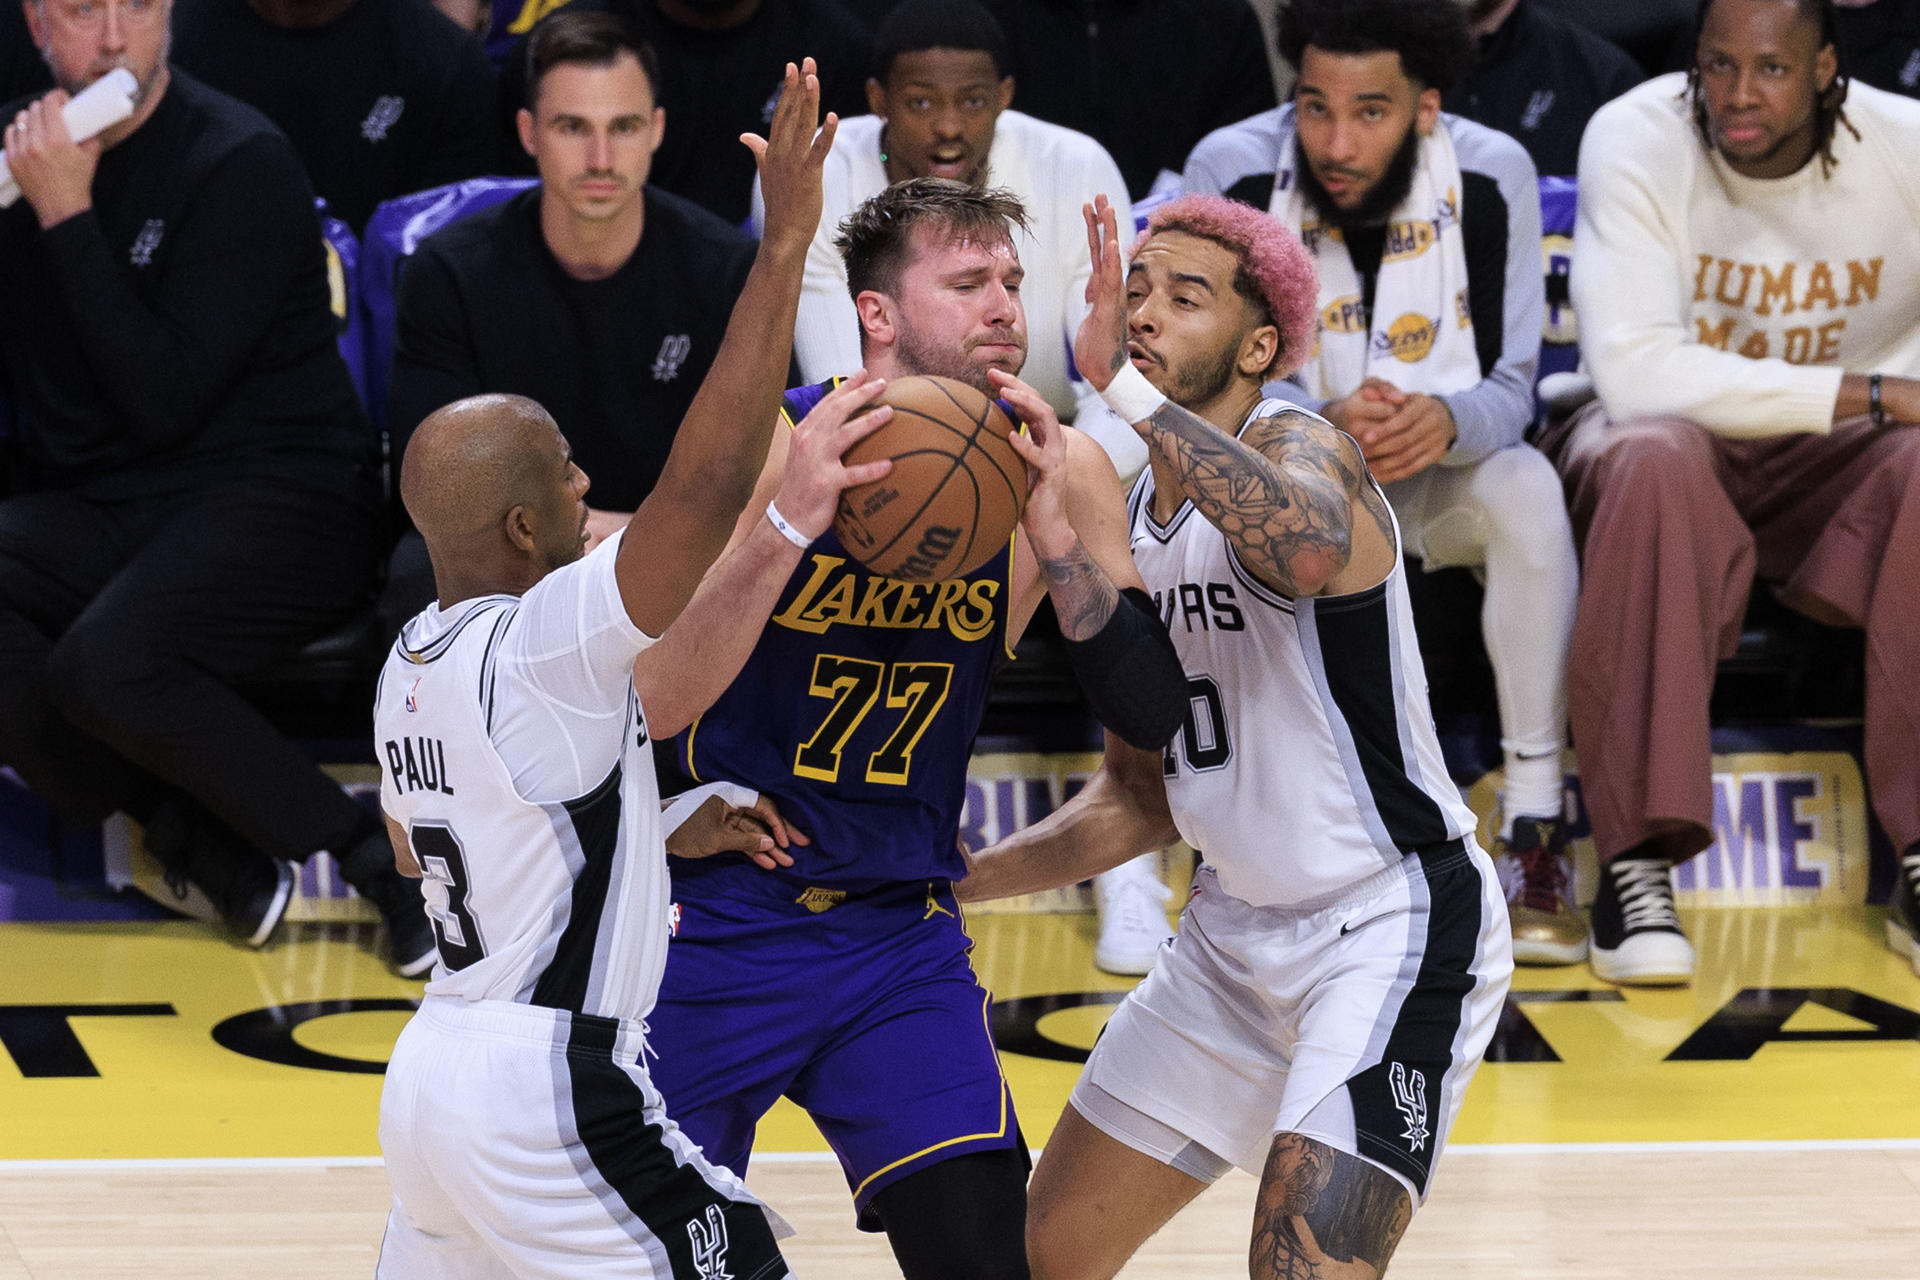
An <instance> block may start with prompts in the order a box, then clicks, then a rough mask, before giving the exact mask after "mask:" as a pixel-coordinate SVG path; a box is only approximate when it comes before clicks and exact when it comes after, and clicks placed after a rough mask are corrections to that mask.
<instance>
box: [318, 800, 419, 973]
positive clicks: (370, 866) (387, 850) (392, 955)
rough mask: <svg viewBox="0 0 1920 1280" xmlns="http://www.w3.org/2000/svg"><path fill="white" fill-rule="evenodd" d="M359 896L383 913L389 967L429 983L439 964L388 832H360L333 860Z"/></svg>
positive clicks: (364, 829) (377, 829)
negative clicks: (398, 867)
mask: <svg viewBox="0 0 1920 1280" xmlns="http://www.w3.org/2000/svg"><path fill="white" fill-rule="evenodd" d="M334 861H335V862H337V863H339V865H340V874H341V875H342V876H345V877H346V881H347V883H348V884H350V885H352V886H353V888H354V892H356V893H358V894H359V895H360V896H361V897H363V898H365V899H366V900H367V901H368V902H371V903H372V904H373V905H374V906H375V907H376V908H378V909H379V911H380V919H381V920H383V921H385V922H386V926H387V948H388V951H389V962H390V963H391V964H392V965H393V969H394V972H396V973H398V974H399V975H400V976H401V977H403V978H421V977H425V976H426V974H427V971H428V970H429V969H432V968H433V962H434V961H435V960H437V959H439V958H440V953H439V944H438V943H437V942H436V941H435V939H434V936H433V926H432V925H431V924H430V923H429V922H428V921H427V909H426V904H425V902H424V900H423V899H422V898H421V896H420V886H419V884H417V883H416V882H414V881H412V880H409V879H408V878H407V877H405V876H403V875H401V874H400V873H399V872H398V871H397V870H395V869H394V865H393V842H392V841H391V840H389V839H388V838H387V832H386V829H385V828H384V827H379V826H374V825H373V824H372V823H371V822H369V823H367V824H366V825H364V826H362V827H360V828H359V829H358V831H357V833H356V835H355V838H354V841H353V844H352V845H351V846H350V847H348V848H347V849H346V851H345V852H342V853H336V854H334Z"/></svg>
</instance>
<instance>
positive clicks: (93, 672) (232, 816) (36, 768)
mask: <svg viewBox="0 0 1920 1280" xmlns="http://www.w3.org/2000/svg"><path fill="white" fill-rule="evenodd" d="M378 543H379V523H378V518H377V507H376V506H375V505H374V502H373V494H372V492H371V486H370V483H369V482H368V481H367V480H366V479H365V477H364V475H363V474H362V473H360V472H359V471H357V470H356V469H355V468H353V467H352V466H351V465H350V464H347V463H345V462H334V461H332V460H330V459H325V458H320V459H317V460H316V461H315V462H314V463H313V465H312V466H311V468H310V469H309V471H307V472H306V473H303V474H299V475H298V477H297V478H295V477H291V476H286V475H278V476H276V475H275V474H274V473H272V472H263V471H259V470H255V471H252V472H247V471H238V470H236V471H235V472H233V473H231V474H228V475H226V476H224V477H221V478H219V479H218V480H217V481H216V480H214V479H213V478H210V477H208V476H206V475H204V474H202V475H200V476H198V477H196V478H194V479H193V480H191V481H189V480H187V479H185V478H182V479H180V480H179V481H178V482H172V483H170V482H169V480H168V478H167V477H166V476H165V475H164V474H161V475H156V476H153V477H149V478H147V479H146V480H145V481H144V482H143V494H142V495H141V496H138V497H134V498H127V497H125V496H115V497H114V498H113V499H112V500H107V499H106V498H105V497H103V496H102V495H101V494H100V493H98V492H89V491H88V490H85V489H81V490H64V491H53V492H41V493H30V494H24V495H20V496H15V497H10V498H6V499H4V500H0V762H4V763H6V764H9V765H12V766H13V768H14V769H15V770H16V771H18V772H19V774H20V776H21V777H22V778H24V779H25V780H26V782H27V784H28V785H29V786H31V787H32V788H33V789H34V791H35V792H37V793H38V794H39V795H40V796H41V797H42V798H43V799H44V800H46V801H47V803H48V804H49V805H50V806H52V808H53V809H54V811H55V813H56V814H58V815H59V817H60V818H61V819H62V820H63V821H65V822H68V823H70V824H72V825H75V826H88V825H91V824H93V823H97V822H99V821H100V820H101V819H102V818H104V817H105V816H106V815H107V814H109V813H111V812H113V811H114V810H116V809H119V810H124V811H126V812H128V813H130V814H132V815H133V816H135V817H136V818H141V819H145V818H146V817H147V815H148V814H150V813H151V811H152V810H153V808H154V806H155V805H156V804H157V803H159V802H160V801H161V800H162V799H164V798H166V796H167V795H168V794H169V792H170V791H171V790H174V789H177V790H178V791H181V792H185V793H186V794H187V795H189V796H191V797H192V798H193V799H194V800H196V801H198V802H199V804H200V805H201V806H203V807H204V808H205V809H207V810H208V811H210V812H211V813H212V814H213V815H214V816H216V817H218V818H220V819H221V820H223V821H224V822H225V823H226V824H227V825H228V826H229V827H231V828H232V829H233V830H234V831H235V832H237V833H238V834H239V835H240V836H241V837H242V838H244V839H245V840H246V841H247V842H248V843H249V844H251V845H253V846H254V847H255V848H257V849H260V850H262V851H263V852H266V853H270V854H273V855H275V856H276V857H281V858H287V859H293V860H297V859H300V858H304V857H306V856H307V855H308V854H310V853H312V852H313V851H315V850H316V849H323V848H341V847H344V842H345V840H346V838H347V837H348V835H349V834H350V833H351V832H353V831H354V829H355V828H356V826H357V825H359V823H361V822H362V821H363V819H362V817H361V814H360V810H359V808H358V806H356V805H355V804H354V803H353V802H352V801H351V800H350V799H348V798H347V796H346V794H345V793H344V792H342V791H341V789H340V787H339V786H338V785H337V784H335V783H334V782H333V781H332V780H330V779H329V778H328V777H327V776H326V775H325V774H324V773H322V772H321V771H320V769H319V768H318V767H317V766H316V765H315V764H314V763H313V761H312V760H310V759H308V758H307V756H306V755H304V754H303V753H302V752H301V751H300V750H299V749H298V748H296V747H295V746H294V745H293V744H292V743H291V742H289V741H288V740H287V739H286V738H285V737H284V736H282V735H281V734H280V732H279V731H278V730H276V729H275V728H274V727H273V726H272V725H270V724H269V723H268V722H267V721H266V719H265V718H264V717H262V716H261V715H260V713H259V712H258V711H256V710H255V709H254V708H253V707H252V706H251V705H249V704H248V703H247V702H246V701H244V700H243V699H242V698H241V697H240V696H239V695H238V694H236V693H235V692H234V691H233V688H232V687H231V686H232V684H233V682H235V681H237V680H242V679H245V678H247V677H249V676H252V675H257V674H259V673H261V672H263V671H266V670H269V669H271V668H272V667H273V666H274V665H275V664H276V663H279V662H282V661H284V660H285V659H287V658H288V657H289V656H291V655H292V654H294V653H295V652H297V651H298V650H299V648H300V647H301V646H302V645H303V644H305V643H307V642H308V641H310V640H312V639H314V638H315V637H317V636H319V635H322V634H324V633H325V632H326V631H327V630H328V629H329V628H331V627H334V626H338V625H339V624H340V623H342V622H344V621H345V620H346V619H348V618H349V617H351V616H352V615H353V614H354V612H355V611H356V610H359V609H364V608H366V607H368V605H369V602H370V598H371V594H370V593H371V591H372V589H373V586H374V582H375V576H376V563H377V561H376V556H377V555H378V554H379V547H378Z"/></svg>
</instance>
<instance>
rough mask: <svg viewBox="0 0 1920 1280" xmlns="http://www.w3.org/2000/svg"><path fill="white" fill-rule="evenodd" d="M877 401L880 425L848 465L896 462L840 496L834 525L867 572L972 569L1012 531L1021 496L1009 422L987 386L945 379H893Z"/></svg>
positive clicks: (924, 574)
mask: <svg viewBox="0 0 1920 1280" xmlns="http://www.w3.org/2000/svg"><path fill="white" fill-rule="evenodd" d="M878 403H880V404H886V405H892V406H893V418H892V420H891V421H889V422H888V423H887V424H886V425H885V426H883V427H881V428H880V429H879V430H878V431H876V432H874V433H873V434H872V435H870V436H868V437H867V438H866V439H864V440H862V441H860V443H858V444H856V445H854V446H853V448H851V449H849V450H848V451H847V456H846V462H847V465H849V466H852V465H854V464H856V463H861V462H871V461H873V460H875V459H877V458H892V459H893V470H892V471H890V472H888V473H887V474H886V475H885V476H884V477H882V478H881V479H879V480H876V481H874V482H873V483H871V484H864V485H860V486H858V487H856V488H852V489H848V490H847V491H846V492H845V493H843V494H841V495H840V506H839V509H838V510H836V511H835V512H834V516H833V531H834V533H835V534H837V535H839V538H840V543H841V545H842V546H844V547H846V549H847V550H848V551H850V552H852V553H853V555H854V557H855V558H856V559H858V560H859V561H860V563H862V564H864V565H866V566H867V568H869V569H871V570H872V571H873V572H875V573H877V574H881V575H882V576H884V577H888V578H898V579H900V580H901V581H903V582H937V581H940V580H942V579H945V578H958V577H961V576H962V575H964V574H968V573H972V572H973V571H974V570H975V569H978V568H979V567H980V566H981V565H983V564H985V563H986V562H987V561H988V560H989V559H991V558H992V556H993V553H994V552H996V551H998V550H999V549H1000V548H1001V547H1003V546H1005V545H1006V543H1007V539H1008V538H1010V537H1012V536H1013V529H1014V526H1015V525H1017V524H1019V523H1020V512H1021V510H1022V509H1023V508H1024V507H1025V506H1026V503H1027V464H1026V462H1025V461H1024V460H1023V459H1022V458H1021V457H1020V455H1019V454H1018V453H1015V452H1014V448H1013V445H1012V443H1011V442H1010V441H1009V439H1008V437H1010V436H1011V435H1012V434H1013V432H1014V431H1015V430H1016V427H1015V425H1014V423H1013V421H1012V420H1011V419H1009V418H1008V417H1007V414H1006V412H1005V411H1004V410H1002V409H1001V407H1000V405H999V404H998V403H997V402H996V401H994V400H993V399H992V398H991V397H989V396H988V395H987V394H986V393H985V392H982V391H978V390H976V389H974V388H973V387H970V386H968V385H967V384H966V383H964V382H958V381H956V380H954V379H952V378H936V377H910V378H895V379H893V380H891V381H890V382H888V383H887V389H886V392H885V393H884V394H883V395H882V396H881V397H880V399H879V401H878Z"/></svg>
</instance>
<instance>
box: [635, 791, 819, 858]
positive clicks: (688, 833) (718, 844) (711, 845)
mask: <svg viewBox="0 0 1920 1280" xmlns="http://www.w3.org/2000/svg"><path fill="white" fill-rule="evenodd" d="M812 843H813V841H811V840H809V839H807V837H806V836H804V835H802V834H801V833H800V832H798V831H795V830H793V829H791V828H790V827H788V826H787V823H786V819H785V818H783V817H781V816H780V810H779V809H778V808H777V807H775V805H774V803H773V801H772V800H771V799H769V798H768V797H766V796H765V795H762V796H761V797H759V798H758V799H757V800H755V801H754V802H753V803H752V804H751V805H748V806H747V807H745V808H741V807H740V806H738V805H731V804H728V803H727V802H726V801H725V800H722V799H721V798H720V797H719V796H709V797H708V798H707V800H706V802H705V803H704V804H702V805H701V806H700V807H699V808H698V809H695V810H694V811H693V816H692V817H690V818H688V819H687V820H686V821H685V822H683V823H681V824H680V825H679V826H678V827H677V828H675V829H674V831H673V834H671V835H669V836H668V837H667V852H668V853H670V854H672V855H673V856H674V857H676V858H710V857H712V856H713V855H714V854H716V853H744V854H746V855H747V857H749V858H751V859H752V860H753V861H754V863H755V865H757V866H759V867H761V868H762V869H763V870H767V871H772V870H774V869H775V868H776V867H790V866H792V865H793V855H792V854H789V853H788V852H787V849H788V848H789V847H791V846H792V845H796V844H812Z"/></svg>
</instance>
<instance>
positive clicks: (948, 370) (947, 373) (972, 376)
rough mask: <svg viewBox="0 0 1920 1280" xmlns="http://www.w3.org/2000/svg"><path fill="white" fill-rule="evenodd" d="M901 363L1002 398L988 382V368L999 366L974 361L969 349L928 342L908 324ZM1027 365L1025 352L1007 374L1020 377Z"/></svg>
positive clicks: (902, 334) (903, 333)
mask: <svg viewBox="0 0 1920 1280" xmlns="http://www.w3.org/2000/svg"><path fill="white" fill-rule="evenodd" d="M1007 340H1008V341H1009V342H1011V341H1015V340H1016V339H1015V338H1014V337H1013V335H1012V333H1011V332H1009V334H1008V335H1007ZM899 362H900V364H901V365H902V366H903V367H904V368H906V369H908V370H909V371H911V372H912V373H914V374H920V375H929V376H932V377H937V378H952V379H954V380H955V381H958V382H964V383H966V384H967V385H968V386H970V387H972V388H974V389H975V390H976V391H980V392H983V393H984V394H986V395H988V396H995V395H998V394H999V392H997V391H996V390H994V387H993V384H992V383H991V382H988V381H987V370H988V368H990V367H991V368H997V367H998V366H988V365H983V364H980V363H979V362H977V361H975V360H973V359H971V358H970V353H969V351H968V349H967V348H966V347H954V346H949V345H944V344H941V343H936V342H928V341H924V340H922V338H921V337H920V335H919V333H917V332H916V331H915V330H914V329H913V328H912V327H911V326H908V325H904V324H903V325H901V327H900V345H899ZM1026 363H1027V356H1026V352H1025V351H1024V350H1022V351H1021V353H1020V363H1019V364H1017V365H1015V366H1014V367H1013V368H1012V369H1009V370H1008V371H1007V372H1009V373H1019V372H1020V370H1021V368H1023V367H1024V366H1025V365H1026Z"/></svg>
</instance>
